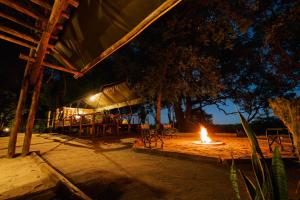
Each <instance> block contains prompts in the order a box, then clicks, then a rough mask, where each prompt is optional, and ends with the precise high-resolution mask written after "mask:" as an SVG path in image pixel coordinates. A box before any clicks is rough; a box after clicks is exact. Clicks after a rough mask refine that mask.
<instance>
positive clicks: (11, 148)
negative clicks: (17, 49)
mask: <svg viewBox="0 0 300 200" xmlns="http://www.w3.org/2000/svg"><path fill="white" fill-rule="evenodd" d="M33 52H34V51H33V50H32V49H30V53H29V56H30V57H32V55H33ZM31 66H32V64H31V63H30V62H27V64H26V68H25V72H24V77H23V81H22V86H21V91H20V96H19V101H18V105H17V110H16V114H15V119H14V122H13V126H12V129H11V132H10V137H9V143H8V153H7V156H8V157H10V158H12V157H14V156H15V153H16V143H17V135H18V132H19V130H20V124H21V121H22V111H23V109H24V105H25V102H26V98H27V91H28V86H29V73H30V71H31Z"/></svg>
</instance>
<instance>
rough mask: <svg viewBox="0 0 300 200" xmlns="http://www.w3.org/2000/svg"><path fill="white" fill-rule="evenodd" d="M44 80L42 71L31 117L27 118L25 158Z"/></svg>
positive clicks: (24, 143) (34, 93)
mask: <svg viewBox="0 0 300 200" xmlns="http://www.w3.org/2000/svg"><path fill="white" fill-rule="evenodd" d="M42 80H43V73H42V71H41V74H40V75H39V79H38V82H37V83H36V86H35V87H34V91H33V94H32V99H31V106H30V111H29V115H28V118H27V123H26V128H25V136H24V142H23V149H22V155H23V156H26V155H27V154H28V153H29V149H30V144H31V136H32V129H33V125H34V120H35V113H36V110H37V107H38V98H39V94H40V90H41V86H42Z"/></svg>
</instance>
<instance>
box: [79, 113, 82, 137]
mask: <svg viewBox="0 0 300 200" xmlns="http://www.w3.org/2000/svg"><path fill="white" fill-rule="evenodd" d="M82 118H83V116H82V115H80V119H79V136H80V137H81V136H82V133H83V130H82Z"/></svg>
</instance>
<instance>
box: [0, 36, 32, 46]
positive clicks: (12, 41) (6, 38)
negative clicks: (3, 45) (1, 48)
mask: <svg viewBox="0 0 300 200" xmlns="http://www.w3.org/2000/svg"><path fill="white" fill-rule="evenodd" d="M0 39H2V40H6V41H8V42H11V43H14V44H17V45H20V46H22V47H27V48H29V49H36V47H35V46H33V45H31V44H28V43H26V42H22V41H19V40H17V39H14V38H10V37H8V36H5V35H2V34H0Z"/></svg>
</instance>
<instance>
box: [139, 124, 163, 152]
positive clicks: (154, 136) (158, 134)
mask: <svg viewBox="0 0 300 200" xmlns="http://www.w3.org/2000/svg"><path fill="white" fill-rule="evenodd" d="M141 136H142V142H143V143H144V147H146V148H150V149H152V144H153V143H155V147H157V143H158V141H160V143H161V148H163V144H164V142H163V131H162V130H160V128H159V127H157V128H156V129H150V126H149V124H141Z"/></svg>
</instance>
